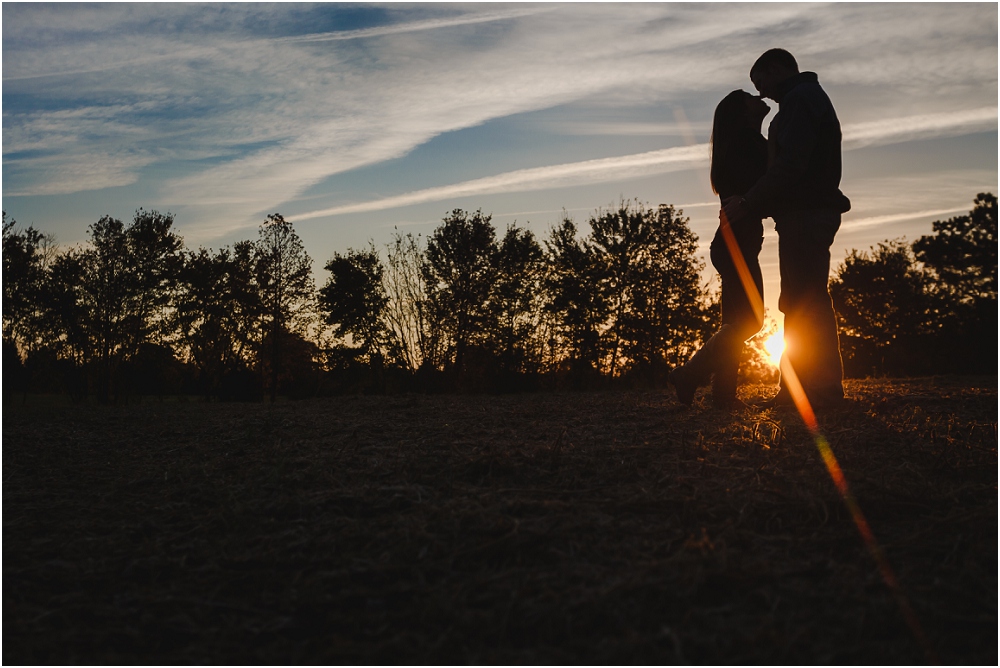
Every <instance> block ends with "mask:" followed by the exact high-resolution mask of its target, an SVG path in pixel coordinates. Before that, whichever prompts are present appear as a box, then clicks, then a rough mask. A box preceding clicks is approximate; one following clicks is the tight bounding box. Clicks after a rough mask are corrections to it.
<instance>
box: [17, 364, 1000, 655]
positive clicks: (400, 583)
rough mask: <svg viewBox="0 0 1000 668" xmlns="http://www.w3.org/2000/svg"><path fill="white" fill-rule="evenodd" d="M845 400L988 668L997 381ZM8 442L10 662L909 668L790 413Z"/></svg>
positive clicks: (936, 583)
mask: <svg viewBox="0 0 1000 668" xmlns="http://www.w3.org/2000/svg"><path fill="white" fill-rule="evenodd" d="M746 391H747V394H748V397H747V398H752V395H759V394H760V393H761V392H764V391H765V390H763V388H757V387H751V388H746ZM849 394H850V396H851V399H852V401H851V402H850V406H849V407H848V408H846V409H843V410H839V411H837V412H835V413H830V414H828V415H826V416H821V424H822V427H823V429H824V432H825V433H826V435H827V437H828V439H829V441H830V443H831V445H832V447H833V449H834V452H835V453H836V454H837V456H838V457H839V459H840V463H841V465H842V467H843V469H844V471H845V473H846V475H847V478H848V480H849V481H850V483H851V485H852V487H853V490H854V492H855V494H856V496H857V498H858V500H859V502H860V504H861V506H862V508H863V509H864V511H865V512H866V514H867V515H868V519H869V521H870V523H871V525H872V527H873V529H874V531H875V533H876V536H877V537H878V538H879V540H880V541H881V543H882V545H883V547H884V548H885V550H886V553H887V555H888V558H889V560H890V562H891V563H892V565H893V566H894V568H895V569H896V572H897V574H898V575H899V578H900V581H901V582H902V585H903V587H904V588H905V590H906V593H907V594H908V596H909V598H910V601H911V603H912V605H913V607H914V609H915V610H916V612H917V615H918V616H919V617H920V619H921V621H922V623H923V625H924V626H925V628H926V631H927V635H928V636H929V638H930V641H931V643H932V644H933V645H934V647H935V649H936V650H937V652H938V653H939V655H940V657H941V659H942V660H943V661H944V662H948V663H965V664H994V665H995V664H996V662H997V643H996V628H997V422H996V420H997V381H996V377H995V376H994V377H987V378H983V379H979V380H978V382H977V381H976V379H971V380H970V379H967V378H965V379H919V380H909V381H860V382H854V383H851V384H850V386H849ZM3 437H4V452H3V480H4V483H3V503H4V505H3V538H4V552H3V578H4V580H3V599H4V600H3V612H4V634H3V636H4V637H3V640H4V649H3V661H4V663H18V664H20V663H168V664H186V663H272V664H288V663H293V664H295V663H465V662H468V663H505V664H520V663H584V664H590V663H616V664H620V663H656V664H662V663H919V662H921V661H922V660H923V656H922V654H921V652H920V650H919V647H918V646H917V644H916V643H915V642H914V640H913V638H912V637H911V636H910V634H909V632H908V630H907V628H906V626H905V625H904V623H903V621H902V618H901V616H900V614H899V612H898V609H897V607H896V604H895V602H894V600H893V599H892V597H891V596H890V595H889V593H888V591H887V589H886V587H885V585H884V584H883V583H882V581H881V578H880V576H879V575H878V572H877V570H876V569H875V567H874V564H873V562H872V560H871V558H870V557H869V556H868V554H867V552H866V551H865V549H864V546H863V544H862V543H861V541H860V539H859V538H858V535H857V532H856V530H855V528H854V525H853V523H852V522H851V519H850V517H849V515H848V514H847V512H846V511H845V510H844V507H843V505H842V504H841V502H840V500H839V497H838V495H837V493H836V491H835V489H834V487H833V485H832V483H831V482H830V479H829V477H828V476H827V474H826V471H825V469H824V468H823V465H822V463H821V461H820V459H819V456H818V454H817V452H816V450H815V448H814V446H813V445H812V442H811V440H810V439H809V436H808V433H807V432H806V430H805V429H804V427H803V426H802V424H801V421H800V420H799V419H798V417H797V416H796V415H795V414H794V413H790V412H774V411H771V412H757V411H752V410H748V411H742V412H733V413H724V412H719V411H715V410H712V409H711V408H709V407H708V405H707V403H698V404H697V405H696V406H695V407H694V408H693V409H690V410H686V409H683V408H681V407H680V406H679V405H678V404H677V403H676V401H675V400H674V398H673V395H672V393H657V392H649V393H634V394H609V393H595V394H558V395H554V394H539V395H524V396H503V397H490V396H470V397H457V396H396V397H348V398H344V399H340V400H317V401H303V402H298V403H279V404H278V405H277V406H273V407H272V406H267V405H233V404H203V403H176V404H156V403H153V404H149V403H147V404H143V405H140V406H125V407H106V408H98V407H94V406H71V405H63V406H42V405H32V404H31V402H29V404H28V405H26V406H17V405H9V406H7V410H6V411H5V414H4V421H3Z"/></svg>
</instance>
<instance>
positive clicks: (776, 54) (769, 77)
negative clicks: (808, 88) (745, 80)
mask: <svg viewBox="0 0 1000 668" xmlns="http://www.w3.org/2000/svg"><path fill="white" fill-rule="evenodd" d="M798 73H799V65H798V63H796V62H795V58H794V56H792V54H790V53H788V52H787V51H785V50H784V49H770V50H768V51H765V52H764V53H763V54H762V55H761V57H760V58H758V59H757V62H755V63H754V64H753V67H751V68H750V81H752V82H753V85H754V87H755V88H756V89H757V92H758V93H760V95H761V97H769V98H771V99H772V100H774V101H775V102H777V101H778V98H777V95H778V87H779V86H780V85H781V84H782V83H783V82H785V81H786V80H787V79H790V78H792V77H793V76H795V75H796V74H798Z"/></svg>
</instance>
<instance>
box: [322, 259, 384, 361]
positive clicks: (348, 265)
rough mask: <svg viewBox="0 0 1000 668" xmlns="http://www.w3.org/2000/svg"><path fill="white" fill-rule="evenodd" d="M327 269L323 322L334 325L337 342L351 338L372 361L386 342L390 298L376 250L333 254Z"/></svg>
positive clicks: (360, 352) (323, 288)
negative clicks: (327, 277) (328, 274)
mask: <svg viewBox="0 0 1000 668" xmlns="http://www.w3.org/2000/svg"><path fill="white" fill-rule="evenodd" d="M325 269H326V270H327V271H329V272H330V278H329V279H328V280H327V283H326V285H324V286H323V287H322V288H320V291H319V307H320V310H321V311H322V312H323V315H324V321H325V322H326V324H328V325H333V329H334V334H335V335H336V336H337V337H338V338H342V339H343V338H346V337H351V339H352V341H353V342H355V343H357V344H358V345H357V348H358V353H359V354H360V355H361V356H362V357H365V358H367V359H368V360H369V362H370V361H371V360H372V356H373V355H378V354H380V352H379V351H380V349H381V348H382V347H383V345H384V344H385V342H386V338H387V331H386V327H385V324H384V316H385V311H386V306H387V304H388V301H389V299H388V297H387V296H386V292H385V287H384V285H383V273H384V270H383V267H382V262H381V260H380V259H379V256H378V251H377V250H375V247H374V246H371V247H370V248H369V249H368V250H362V251H356V250H353V249H348V251H347V254H346V255H341V254H340V253H334V255H333V257H332V258H331V259H330V261H329V262H327V263H326V267H325Z"/></svg>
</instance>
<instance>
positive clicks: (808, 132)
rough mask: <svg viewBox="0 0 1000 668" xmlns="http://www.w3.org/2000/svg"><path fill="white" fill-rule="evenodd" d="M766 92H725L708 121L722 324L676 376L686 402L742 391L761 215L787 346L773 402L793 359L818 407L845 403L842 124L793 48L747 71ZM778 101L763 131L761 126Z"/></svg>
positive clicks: (785, 399) (759, 314)
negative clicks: (834, 272) (837, 259)
mask: <svg viewBox="0 0 1000 668" xmlns="http://www.w3.org/2000/svg"><path fill="white" fill-rule="evenodd" d="M750 80H751V81H752V82H753V85H754V87H755V88H756V89H757V91H758V92H759V93H760V97H755V96H753V95H750V94H749V93H747V92H744V91H742V90H735V91H733V92H732V93H730V94H729V95H727V96H726V97H725V98H724V99H723V100H722V102H720V103H719V106H718V107H717V108H716V109H715V118H714V120H713V123H712V140H711V143H712V168H711V176H712V188H713V190H714V191H715V192H716V193H717V194H718V195H719V197H720V199H721V201H722V210H721V212H720V215H719V230H718V231H717V232H716V234H715V238H714V239H713V240H712V246H711V259H712V264H713V265H714V266H715V268H716V269H717V270H718V272H719V275H720V276H721V277H722V327H721V329H720V330H719V331H718V332H717V333H716V334H715V335H714V336H713V337H712V338H711V339H709V340H708V342H707V343H706V344H705V345H704V346H703V347H702V348H701V349H700V350H699V351H698V352H697V353H696V354H695V355H694V357H692V358H691V359H690V360H689V361H688V363H687V364H685V365H683V366H681V367H678V368H677V369H674V370H673V371H672V372H671V373H670V377H669V378H670V382H671V384H673V385H674V387H675V388H676V390H677V398H678V400H680V402H681V403H684V404H690V403H691V402H692V400H693V399H694V393H695V390H697V388H698V387H700V386H702V385H706V384H708V382H709V380H710V379H711V383H712V400H713V402H714V403H715V405H716V406H719V407H722V408H728V407H733V406H738V405H741V402H739V400H738V399H737V398H736V381H737V373H738V371H739V364H740V354H741V352H742V350H743V345H744V343H745V341H746V340H747V339H749V338H750V337H752V336H753V335H754V334H756V333H757V332H758V331H759V330H760V328H761V326H762V325H763V322H764V306H763V297H762V295H763V280H762V279H761V272H760V262H759V260H758V256H759V255H760V250H761V245H762V244H763V241H764V226H763V218H766V217H770V218H772V219H773V220H774V228H775V230H776V231H777V233H778V260H779V273H780V276H781V293H780V295H779V297H778V308H779V309H780V310H781V312H782V313H783V314H784V316H785V325H784V329H785V352H784V353H783V356H782V364H781V367H782V370H783V372H782V376H781V384H780V388H779V390H778V394H777V396H775V397H774V398H773V399H771V400H770V401H768V402H767V403H766V404H765V405H766V406H777V405H783V404H791V403H792V396H791V393H790V391H789V388H788V387H787V381H788V378H787V373H785V369H786V365H787V364H788V363H790V364H791V367H792V369H793V370H794V373H795V375H796V376H797V377H798V380H799V382H800V383H801V385H802V386H803V388H804V389H805V392H806V395H807V396H808V398H809V400H810V402H811V403H812V404H813V406H814V407H815V406H826V405H832V404H837V403H839V402H841V401H843V398H844V389H843V363H842V361H841V357H840V341H839V338H838V336H837V321H836V316H835V315H834V312H833V302H832V300H831V299H830V293H829V290H828V282H829V274H830V246H831V245H832V244H833V238H834V235H836V233H837V230H838V229H839V228H840V216H841V214H843V213H845V212H846V211H848V210H849V209H850V206H851V204H850V201H849V200H848V199H847V197H845V196H844V194H843V193H842V192H841V191H840V177H841V146H840V145H841V132H840V121H838V120H837V114H836V112H835V111H834V109H833V105H832V104H831V103H830V98H829V97H827V95H826V93H825V92H824V91H823V89H822V88H821V87H820V85H819V81H818V79H817V77H816V74H815V73H813V72H799V68H798V64H797V63H796V62H795V58H794V57H792V54H790V53H788V52H787V51H785V50H783V49H771V50H769V51H767V52H765V53H764V54H763V55H762V56H761V57H760V58H758V59H757V62H755V63H754V65H753V67H752V68H751V69H750ZM762 98H770V99H771V100H774V101H775V102H777V103H778V113H777V115H776V116H775V117H774V119H773V120H772V121H771V125H770V126H769V128H768V136H767V139H766V140H765V139H764V137H763V136H762V135H761V133H760V127H761V123H762V122H763V120H764V117H765V116H766V115H767V113H768V111H769V108H768V106H767V104H766V103H765V102H764V101H763V99H762Z"/></svg>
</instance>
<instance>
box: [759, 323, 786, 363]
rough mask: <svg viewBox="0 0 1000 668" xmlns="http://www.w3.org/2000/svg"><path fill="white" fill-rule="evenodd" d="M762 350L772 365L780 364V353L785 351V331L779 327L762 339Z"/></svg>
mask: <svg viewBox="0 0 1000 668" xmlns="http://www.w3.org/2000/svg"><path fill="white" fill-rule="evenodd" d="M763 346H764V352H765V353H767V361H768V362H770V363H771V365H772V366H775V367H780V366H781V353H783V352H785V333H784V332H783V331H781V330H780V329H779V330H778V331H777V332H775V333H774V334H772V335H771V336H769V337H767V340H766V341H764V344H763Z"/></svg>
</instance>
